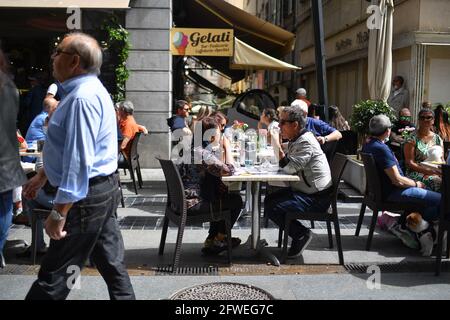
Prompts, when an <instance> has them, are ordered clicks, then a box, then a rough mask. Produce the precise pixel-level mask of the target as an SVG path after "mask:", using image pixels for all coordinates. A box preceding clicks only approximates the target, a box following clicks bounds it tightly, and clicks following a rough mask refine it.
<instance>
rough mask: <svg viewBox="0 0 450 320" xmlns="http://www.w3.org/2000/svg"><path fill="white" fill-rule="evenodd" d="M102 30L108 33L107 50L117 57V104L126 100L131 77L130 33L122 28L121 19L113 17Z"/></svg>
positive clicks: (115, 93)
mask: <svg viewBox="0 0 450 320" xmlns="http://www.w3.org/2000/svg"><path fill="white" fill-rule="evenodd" d="M102 29H103V30H105V31H106V32H107V41H106V49H107V50H109V51H110V52H111V53H112V54H114V55H115V56H116V57H117V59H118V60H117V64H116V66H115V77H116V92H114V93H113V94H112V95H113V99H114V101H115V102H118V101H121V100H124V99H125V84H126V82H127V80H128V77H129V76H130V72H129V70H128V69H127V59H128V56H129V53H130V49H131V43H130V40H129V32H128V31H127V30H126V29H125V28H124V27H122V25H121V24H120V23H119V19H118V18H117V16H115V15H111V16H110V17H109V18H108V19H106V20H105V21H104V23H103V25H102Z"/></svg>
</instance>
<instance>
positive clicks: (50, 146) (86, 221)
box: [24, 33, 135, 300]
mask: <svg viewBox="0 0 450 320" xmlns="http://www.w3.org/2000/svg"><path fill="white" fill-rule="evenodd" d="M52 60H53V76H54V77H55V79H57V80H58V81H59V82H60V83H61V86H62V89H63V91H64V99H63V100H61V102H60V104H59V106H58V109H57V110H56V111H55V113H54V114H53V116H52V118H51V120H50V123H49V126H48V133H47V140H46V142H45V145H44V150H43V156H44V158H43V160H44V168H43V169H41V170H40V171H39V172H38V174H37V175H36V176H35V177H33V179H31V180H30V181H29V182H28V183H27V184H26V186H25V187H24V194H25V196H26V197H28V198H34V197H35V196H36V192H37V191H38V190H39V189H40V188H41V187H42V186H43V185H44V184H45V182H46V181H47V179H48V181H49V182H50V184H51V185H53V186H55V187H58V191H57V193H56V197H55V200H54V207H53V210H52V212H51V214H50V216H49V217H48V219H47V220H46V222H45V230H46V232H47V234H48V235H49V236H50V238H51V241H50V247H49V249H48V252H47V254H46V256H45V258H44V260H43V261H42V265H41V269H40V271H39V275H38V280H36V281H35V282H34V283H33V285H32V287H31V289H30V291H29V292H28V295H27V297H26V299H54V300H59V299H65V298H66V297H67V296H68V294H69V292H70V288H71V287H72V286H71V284H73V283H72V282H71V281H68V280H70V279H69V277H70V276H73V272H74V271H73V270H77V269H78V270H81V269H82V268H83V266H84V263H85V262H86V260H87V259H88V258H89V256H91V258H92V260H93V262H94V263H95V265H96V266H97V268H98V270H99V272H100V274H101V275H102V277H103V279H104V280H105V281H106V283H107V285H108V291H109V295H110V298H111V299H135V296H134V292H133V288H132V286H131V282H130V278H129V276H128V273H127V270H126V268H125V265H124V262H123V260H124V244H123V239H122V235H121V234H120V230H119V227H118V224H117V216H116V215H117V213H116V210H117V205H118V202H119V199H120V198H119V197H120V191H119V187H118V175H117V174H116V173H115V172H116V170H117V129H116V117H115V112H114V106H113V103H112V101H111V98H110V96H109V94H108V92H107V91H106V89H105V88H104V87H103V85H102V84H101V82H100V81H99V79H98V78H97V75H98V74H99V73H100V67H101V64H102V51H101V49H100V47H99V45H98V42H97V41H96V40H95V39H94V38H92V37H90V36H88V35H86V34H83V33H72V34H68V35H66V37H65V38H64V39H63V41H62V42H61V44H59V45H58V47H57V48H56V50H55V52H54V53H53V55H52Z"/></svg>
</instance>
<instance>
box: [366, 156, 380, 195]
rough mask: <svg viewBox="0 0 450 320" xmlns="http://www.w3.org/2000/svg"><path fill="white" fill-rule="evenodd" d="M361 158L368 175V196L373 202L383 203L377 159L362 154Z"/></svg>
mask: <svg viewBox="0 0 450 320" xmlns="http://www.w3.org/2000/svg"><path fill="white" fill-rule="evenodd" d="M361 158H362V161H363V163H364V172H365V173H366V194H367V195H368V196H369V197H370V199H372V200H373V201H377V202H381V201H383V193H382V192H381V180H380V176H379V175H378V170H377V165H376V163H375V159H374V158H373V156H372V155H371V154H370V153H361Z"/></svg>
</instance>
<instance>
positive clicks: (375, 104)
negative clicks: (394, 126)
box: [350, 100, 397, 135]
mask: <svg viewBox="0 0 450 320" xmlns="http://www.w3.org/2000/svg"><path fill="white" fill-rule="evenodd" d="M379 114H384V115H386V116H388V117H389V119H391V122H392V123H393V122H394V121H396V120H397V118H396V115H395V113H394V111H393V110H392V109H391V107H389V105H388V104H387V103H386V102H384V101H375V100H367V101H361V102H360V103H358V104H356V105H355V106H353V113H352V116H351V118H350V126H351V127H352V129H353V130H354V131H356V132H357V133H359V134H360V135H366V134H368V133H369V122H370V119H372V117H373V116H376V115H379Z"/></svg>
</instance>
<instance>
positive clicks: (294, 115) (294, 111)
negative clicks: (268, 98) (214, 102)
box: [282, 107, 306, 129]
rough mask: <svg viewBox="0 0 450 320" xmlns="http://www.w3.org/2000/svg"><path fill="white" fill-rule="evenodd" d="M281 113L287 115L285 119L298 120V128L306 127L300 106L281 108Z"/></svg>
mask: <svg viewBox="0 0 450 320" xmlns="http://www.w3.org/2000/svg"><path fill="white" fill-rule="evenodd" d="M282 113H284V114H286V115H287V119H286V120H289V121H296V122H298V125H299V127H300V129H303V128H305V127H306V117H305V116H304V113H303V111H302V110H301V109H300V108H296V107H286V108H284V109H283V111H282Z"/></svg>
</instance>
